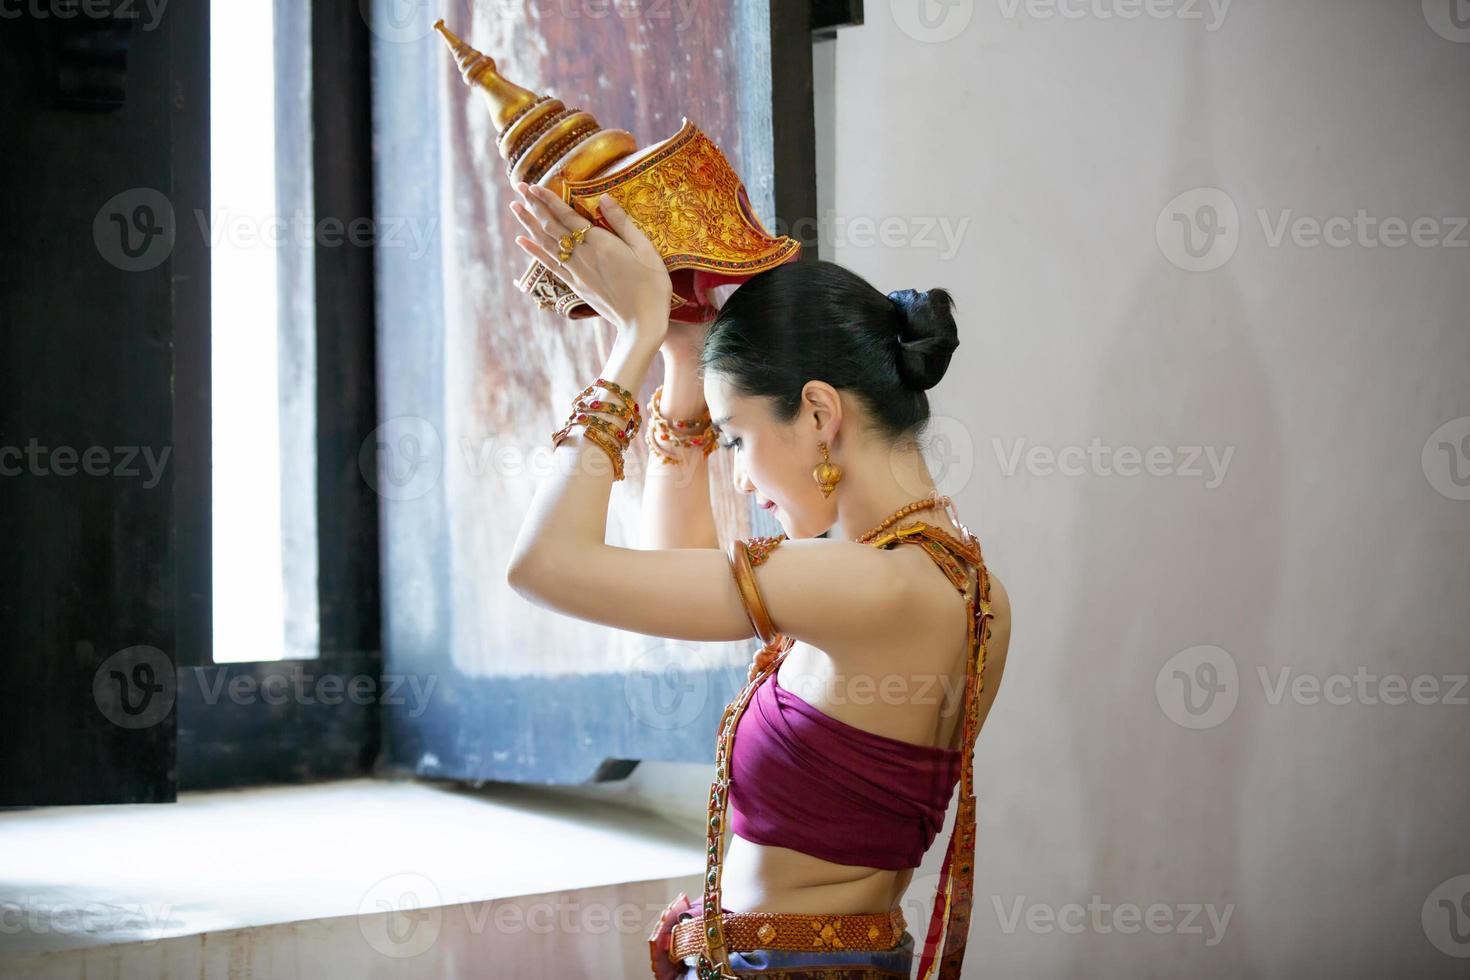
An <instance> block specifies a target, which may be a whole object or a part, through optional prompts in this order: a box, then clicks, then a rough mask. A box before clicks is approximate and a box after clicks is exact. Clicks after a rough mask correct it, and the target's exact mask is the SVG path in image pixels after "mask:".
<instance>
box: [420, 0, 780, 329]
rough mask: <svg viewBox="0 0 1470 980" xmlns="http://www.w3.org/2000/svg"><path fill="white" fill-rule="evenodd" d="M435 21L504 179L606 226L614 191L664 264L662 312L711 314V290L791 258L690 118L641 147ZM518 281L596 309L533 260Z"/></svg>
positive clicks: (577, 314)
mask: <svg viewBox="0 0 1470 980" xmlns="http://www.w3.org/2000/svg"><path fill="white" fill-rule="evenodd" d="M434 27H435V29H436V30H438V31H439V33H440V34H442V35H444V40H445V42H446V43H448V45H449V50H450V51H451V52H453V54H454V58H455V61H456V62H457V63H458V65H459V70H460V74H462V75H463V76H464V80H465V83H466V84H467V85H470V86H472V87H474V88H477V89H479V90H480V94H481V95H483V96H484V97H485V101H486V103H487V104H488V106H489V109H490V115H491V118H492V119H494V121H495V129H496V132H497V133H498V134H499V138H498V140H497V147H498V149H499V150H500V155H501V157H502V158H503V159H504V160H505V170H506V174H507V175H508V176H509V177H510V179H511V181H512V182H516V181H522V180H524V181H525V182H526V183H528V184H541V185H543V186H545V187H548V188H550V189H551V190H552V191H553V192H555V193H557V194H559V195H560V196H561V199H562V200H563V201H566V202H568V203H569V204H571V206H572V207H573V208H575V209H576V210H577V211H578V212H579V213H581V214H583V215H585V216H586V217H587V219H588V220H589V221H592V222H593V223H595V224H597V225H599V226H601V227H603V228H609V226H608V224H607V222H606V221H604V220H603V218H602V212H601V210H600V209H599V208H598V206H597V200H598V198H599V197H600V196H601V195H602V194H610V195H612V197H613V199H614V200H616V201H617V202H618V203H619V204H621V205H622V206H623V210H625V211H626V212H627V213H628V215H629V217H631V218H632V219H633V221H634V222H636V223H637V225H638V227H639V228H641V229H642V230H643V233H644V234H645V235H647V236H648V238H649V240H650V241H651V242H653V244H654V246H655V247H657V249H658V251H659V254H660V255H662V256H663V260H664V264H665V265H666V266H668V269H669V276H670V278H671V279H672V280H673V284H674V296H673V300H672V304H673V305H672V308H671V309H670V312H669V316H670V318H671V319H674V320H679V321H683V322H687V323H699V322H702V321H704V320H709V319H711V318H712V317H713V316H714V314H715V312H716V308H715V306H714V304H713V303H712V301H711V299H710V297H709V295H708V290H709V289H711V288H712V287H714V286H718V285H721V284H723V283H742V282H744V281H745V280H747V279H749V278H750V277H751V276H753V275H755V274H756V273H758V272H764V271H765V270H767V269H771V268H774V267H775V266H778V265H780V264H782V263H783V262H790V261H792V260H794V259H796V258H797V257H798V256H799V255H800V253H801V243H800V242H798V241H796V240H795V239H794V238H788V237H787V236H785V235H782V236H779V237H776V236H772V235H771V234H770V233H769V232H767V231H766V229H765V227H764V226H763V225H762V224H761V223H760V219H759V218H757V217H756V216H755V213H754V211H752V209H751V206H750V197H749V195H748V194H746V191H745V185H744V183H742V182H741V180H740V177H739V176H738V175H737V174H736V173H735V171H734V170H733V169H732V168H731V166H730V162H729V161H728V160H726V159H725V155H724V154H723V153H721V152H720V150H719V148H718V147H717V146H715V144H714V143H713V142H712V141H711V140H710V138H709V137H708V136H706V135H705V134H704V133H702V132H701V131H700V130H699V127H697V126H695V125H694V123H692V122H690V121H689V119H688V117H684V118H683V120H682V125H681V126H680V127H679V131H678V132H677V133H675V134H674V135H673V136H670V137H669V138H668V139H666V140H663V141H662V142H660V143H655V144H654V145H653V146H649V147H645V148H643V149H641V150H640V149H639V148H638V144H637V142H636V141H635V140H634V138H633V135H632V134H631V133H628V132H626V131H624V130H621V129H603V128H602V126H601V125H599V124H598V122H597V120H596V119H595V118H593V116H592V114H591V113H588V112H585V111H584V110H582V109H579V108H575V107H569V106H567V105H565V104H564V103H563V102H562V101H561V100H560V99H554V98H552V97H551V96H549V95H537V94H536V93H535V92H532V91H530V90H528V89H524V88H521V87H520V86H519V85H516V84H513V83H512V82H510V81H508V80H507V79H506V78H505V77H504V76H503V75H501V74H500V72H499V71H498V70H497V69H496V67H495V61H494V59H492V58H490V57H489V56H487V55H485V54H482V53H481V52H479V51H476V50H475V49H474V48H472V47H470V46H469V45H468V44H466V43H465V42H464V41H462V40H460V39H459V38H458V37H456V36H455V35H454V34H453V33H451V32H450V31H449V30H448V29H447V28H446V27H445V26H444V21H442V20H441V21H439V22H438V23H436V24H435V25H434ZM609 230H611V229H610V228H609ZM516 287H517V288H518V289H520V290H521V291H523V292H526V293H530V294H531V296H532V297H533V298H535V300H536V305H537V306H540V307H542V308H543V309H544V308H546V307H548V306H551V307H554V308H555V309H556V311H557V312H558V313H561V314H562V315H564V316H568V317H572V318H574V319H581V318H583V317H589V316H596V315H597V311H596V310H594V309H592V307H590V306H588V305H587V304H586V303H585V302H584V301H583V300H582V298H581V297H580V296H578V295H577V294H576V293H575V292H573V291H572V290H571V288H570V287H569V286H567V284H566V283H564V282H562V281H561V280H560V279H558V278H557V277H556V275H555V274H553V273H552V271H551V270H550V269H548V268H546V266H544V265H542V264H541V263H540V262H538V261H532V263H531V267H530V268H529V269H527V270H526V271H525V272H524V273H522V274H521V276H520V278H518V279H517V280H516Z"/></svg>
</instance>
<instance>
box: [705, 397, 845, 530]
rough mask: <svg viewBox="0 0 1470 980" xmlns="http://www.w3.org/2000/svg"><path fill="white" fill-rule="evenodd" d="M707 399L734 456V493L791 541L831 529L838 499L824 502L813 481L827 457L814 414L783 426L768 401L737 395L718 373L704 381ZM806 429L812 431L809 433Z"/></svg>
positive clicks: (803, 414) (724, 442)
mask: <svg viewBox="0 0 1470 980" xmlns="http://www.w3.org/2000/svg"><path fill="white" fill-rule="evenodd" d="M704 397H705V401H706V402H707V403H708V405H709V410H710V417H711V418H713V419H714V420H715V422H716V423H718V424H719V426H720V429H721V434H720V445H721V447H723V448H724V449H725V451H726V452H728V453H729V454H730V460H731V464H732V465H731V471H732V473H733V478H734V482H735V489H736V490H737V491H739V492H740V493H748V494H754V495H755V498H756V504H757V505H759V506H764V507H768V508H769V513H770V514H771V516H773V517H774V518H775V519H776V520H777V521H778V522H780V524H781V528H782V529H783V530H784V531H785V532H786V536H787V537H788V538H812V537H816V536H817V535H819V534H822V533H823V532H824V531H826V530H827V529H829V528H830V527H832V525H833V523H834V522H835V521H836V519H837V507H836V503H835V499H832V498H827V497H823V496H822V492H821V490H820V489H819V488H818V487H817V483H816V481H815V480H814V479H812V468H813V467H815V466H816V465H817V464H818V463H820V462H821V461H822V457H821V453H820V451H819V450H818V448H817V440H818V439H819V438H820V435H819V433H818V432H817V430H816V429H815V427H814V424H813V422H812V417H811V415H810V413H808V412H805V411H803V412H800V413H798V414H797V417H796V419H795V420H794V421H793V422H792V423H791V424H787V425H782V424H780V423H778V422H776V421H775V420H774V419H772V418H771V412H770V402H769V401H768V400H767V399H764V398H749V397H745V396H742V395H739V394H737V393H736V392H734V391H733V390H732V389H731V388H730V387H729V385H728V384H727V383H726V382H725V380H724V378H723V377H722V376H721V375H719V374H717V373H714V372H710V373H708V374H706V376H705V383H704ZM803 423H805V425H806V426H813V427H812V429H811V431H810V432H805V430H804V427H803Z"/></svg>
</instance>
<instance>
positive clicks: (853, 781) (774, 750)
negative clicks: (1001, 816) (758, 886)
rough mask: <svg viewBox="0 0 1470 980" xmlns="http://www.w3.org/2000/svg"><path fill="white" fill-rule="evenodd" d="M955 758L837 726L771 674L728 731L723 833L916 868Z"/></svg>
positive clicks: (844, 860)
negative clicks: (726, 804) (726, 807)
mask: <svg viewBox="0 0 1470 980" xmlns="http://www.w3.org/2000/svg"><path fill="white" fill-rule="evenodd" d="M960 761H961V757H960V751H959V750H958V749H949V748H941V747H939V746H933V745H919V744H918V743H915V742H905V741H904V740H902V739H897V738H890V737H888V736H887V735H879V734H877V733H875V732H870V731H867V730H866V729H862V728H857V727H855V726H853V725H849V724H847V723H846V722H843V721H838V720H837V719H836V718H833V717H832V716H831V715H828V714H825V713H823V712H822V711H820V710H818V709H817V708H815V707H813V706H812V705H811V704H809V703H807V702H806V701H804V700H802V699H801V698H800V697H798V696H797V695H796V694H795V693H793V692H791V691H788V690H787V689H786V688H783V687H782V686H781V685H780V682H778V681H777V680H776V671H772V672H771V674H770V676H768V677H767V678H766V679H765V680H764V681H762V682H761V685H760V687H758V688H756V691H755V693H754V694H753V695H752V696H751V699H750V703H749V704H748V705H747V706H746V708H745V711H744V712H743V713H742V714H741V716H740V723H739V724H738V725H737V726H736V728H735V744H734V748H733V749H732V750H731V758H730V793H729V801H730V819H731V822H730V830H731V832H732V833H734V834H736V835H737V836H740V837H743V838H745V839H746V840H748V841H753V842H755V843H757V844H770V845H775V846H777V847H789V848H791V849H792V850H795V851H802V852H803V853H806V854H811V855H813V856H814V857H819V858H822V859H823V860H826V861H833V862H836V863H838V864H854V865H861V866H863V867H870V868H890V869H902V868H915V867H918V865H919V861H920V860H921V859H922V858H923V856H924V852H925V851H927V850H928V849H929V845H930V844H932V843H933V842H934V837H935V835H937V834H938V833H939V830H940V828H941V827H943V825H944V814H945V811H946V810H947V809H948V807H949V800H950V796H951V795H952V794H953V792H954V787H955V784H956V783H957V782H959V778H960Z"/></svg>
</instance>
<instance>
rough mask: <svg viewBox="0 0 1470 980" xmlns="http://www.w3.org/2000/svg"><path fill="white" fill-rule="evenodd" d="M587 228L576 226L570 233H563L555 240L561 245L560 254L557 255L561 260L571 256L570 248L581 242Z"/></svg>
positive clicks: (585, 235)
mask: <svg viewBox="0 0 1470 980" xmlns="http://www.w3.org/2000/svg"><path fill="white" fill-rule="evenodd" d="M590 227H592V226H591V225H588V226H587V228H590ZM587 228H577V229H575V230H573V231H572V233H571V234H570V235H563V236H561V237H560V238H558V239H557V240H556V243H557V244H558V245H560V246H561V254H560V255H559V256H558V258H560V259H561V261H563V262H565V261H566V260H567V259H569V258H571V257H572V249H574V248H576V247H577V246H578V245H580V244H582V239H584V238H586V237H587Z"/></svg>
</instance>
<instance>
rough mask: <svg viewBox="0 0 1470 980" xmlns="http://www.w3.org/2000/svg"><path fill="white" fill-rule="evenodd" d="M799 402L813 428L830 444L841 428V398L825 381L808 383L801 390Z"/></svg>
mask: <svg viewBox="0 0 1470 980" xmlns="http://www.w3.org/2000/svg"><path fill="white" fill-rule="evenodd" d="M801 401H802V405H803V407H804V408H805V409H806V410H807V411H808V413H809V414H810V415H811V418H812V425H813V428H815V429H816V430H817V432H818V434H819V435H821V437H822V438H823V439H825V440H826V441H827V442H829V443H830V442H831V441H832V440H833V439H834V438H835V437H836V436H837V430H838V429H840V428H842V396H841V395H840V394H838V392H837V389H836V388H834V387H832V386H831V385H829V384H827V382H825V381H808V382H807V383H806V385H805V386H804V387H803V388H802V389H801Z"/></svg>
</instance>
